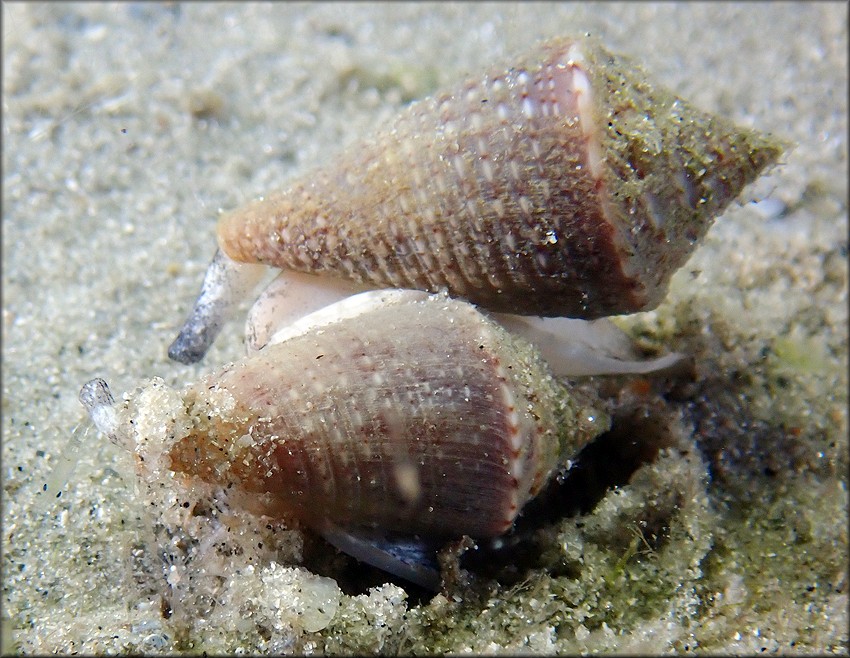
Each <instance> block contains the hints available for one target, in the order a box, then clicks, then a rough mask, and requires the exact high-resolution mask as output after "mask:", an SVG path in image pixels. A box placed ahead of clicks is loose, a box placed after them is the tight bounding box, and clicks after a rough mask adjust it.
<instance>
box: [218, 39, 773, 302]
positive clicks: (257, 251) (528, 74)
mask: <svg viewBox="0 0 850 658" xmlns="http://www.w3.org/2000/svg"><path fill="white" fill-rule="evenodd" d="M782 150H783V149H782V146H781V145H780V144H779V143H778V142H777V141H775V140H772V139H771V138H769V137H767V136H765V135H761V134H759V133H756V132H754V131H751V130H746V129H741V128H738V127H736V126H734V125H732V124H731V123H729V122H727V121H725V120H723V119H721V118H719V117H714V116H710V115H708V114H705V113H702V112H700V111H698V110H696V109H694V108H693V107H691V106H689V105H688V104H687V103H686V102H684V101H682V100H681V99H679V98H677V97H676V96H675V95H673V94H672V93H671V92H669V91H667V90H665V89H663V88H661V87H658V86H651V85H650V84H649V83H648V82H647V81H646V76H645V74H644V73H643V72H642V71H641V70H640V69H639V68H637V67H635V66H634V65H633V64H632V63H630V62H629V61H627V60H625V59H623V58H620V57H618V56H615V55H612V54H611V53H609V52H607V51H606V50H605V49H604V48H602V47H601V46H600V45H599V44H598V43H597V42H595V41H593V40H589V39H580V40H575V39H557V40H554V41H551V42H548V43H545V44H543V45H542V46H540V47H538V48H537V49H536V50H534V51H533V52H531V53H530V54H529V55H528V56H527V57H526V58H524V59H522V60H520V61H518V62H516V63H515V65H514V66H512V67H510V68H509V69H498V70H494V71H491V72H490V73H488V74H486V75H484V76H482V77H480V78H478V79H474V80H471V81H469V82H467V83H466V84H464V85H461V86H459V87H458V88H457V89H455V90H454V91H452V92H450V93H444V94H439V95H436V96H434V97H432V98H428V99H425V100H422V101H420V102H417V103H413V104H412V105H410V106H409V107H408V108H406V109H405V110H404V111H403V112H402V113H401V114H400V115H399V116H398V117H397V119H396V121H395V122H393V123H392V124H391V125H389V126H388V127H387V128H385V129H384V130H382V131H380V132H379V133H378V134H376V135H375V136H374V137H373V138H371V139H368V140H364V141H361V142H359V143H355V144H353V145H352V146H350V147H349V148H348V149H347V150H346V151H345V152H344V153H342V154H340V155H339V156H337V157H335V158H334V159H333V160H332V161H331V162H330V163H329V164H328V165H327V166H325V167H323V168H320V169H318V170H315V171H312V172H310V173H308V174H306V175H304V176H303V177H301V178H299V179H296V180H294V181H293V182H292V183H291V185H290V186H289V187H288V188H287V189H286V190H285V191H283V192H281V193H278V194H274V195H271V196H269V197H267V198H266V199H264V200H262V201H259V202H257V203H254V204H250V205H248V206H247V207H245V208H242V209H240V210H237V211H235V212H232V213H230V214H228V215H225V216H224V217H223V218H222V220H221V222H220V224H219V243H220V246H221V248H222V250H223V251H224V252H225V253H227V254H228V255H229V256H230V257H231V258H233V259H235V260H238V261H247V262H261V263H266V264H268V265H273V266H275V267H279V268H284V269H292V270H299V271H304V272H312V273H317V274H324V275H327V276H330V277H337V278H347V279H351V280H355V281H358V282H366V283H368V284H370V285H373V286H374V287H400V288H417V289H421V290H429V291H437V290H446V291H448V293H449V294H450V295H452V296H456V297H462V298H465V299H467V300H469V301H472V302H474V303H476V304H478V305H481V306H483V307H485V308H488V309H491V310H496V311H505V312H513V313H520V314H533V315H551V316H570V317H584V318H596V317H601V316H607V315H614V314H619V313H630V312H635V311H639V310H646V309H650V308H653V307H655V306H656V305H657V304H658V303H659V302H660V301H661V299H662V297H663V296H664V294H665V292H666V288H667V285H668V282H669V279H670V277H671V276H672V274H673V272H675V271H676V270H677V269H678V268H679V267H681V266H682V265H683V264H684V262H685V261H686V260H687V258H688V256H689V255H690V253H691V252H692V251H693V249H694V248H695V245H696V244H697V242H698V240H699V239H700V238H701V237H702V236H703V235H704V234H705V232H706V231H707V230H708V228H709V227H710V225H711V223H712V221H713V219H714V217H715V216H716V215H718V214H719V213H720V212H721V211H722V210H723V209H724V208H725V207H726V206H727V205H728V204H729V203H730V202H731V201H732V200H733V199H734V198H735V197H736V196H737V195H738V194H739V193H740V192H741V190H742V188H743V187H744V186H746V185H747V184H749V183H750V182H752V181H753V180H755V178H757V177H758V175H759V174H760V173H761V171H762V170H763V169H764V168H765V167H766V166H768V165H770V164H772V163H774V162H776V161H777V160H778V158H779V157H780V155H781V153H782Z"/></svg>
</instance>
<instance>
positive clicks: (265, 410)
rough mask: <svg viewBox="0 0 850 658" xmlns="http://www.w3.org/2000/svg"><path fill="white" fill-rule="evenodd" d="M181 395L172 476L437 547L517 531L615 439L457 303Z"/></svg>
mask: <svg viewBox="0 0 850 658" xmlns="http://www.w3.org/2000/svg"><path fill="white" fill-rule="evenodd" d="M183 399H184V404H185V407H186V408H187V409H188V413H189V417H190V418H191V420H192V427H191V429H190V430H189V431H188V432H186V434H185V436H182V437H181V438H179V439H178V440H177V441H176V442H174V443H173V444H172V445H171V446H169V447H168V450H167V459H168V460H170V465H169V466H168V468H169V469H170V470H174V471H177V472H183V473H186V474H188V475H191V476H193V477H197V478H200V479H201V480H204V481H207V482H211V483H215V484H219V485H222V486H225V487H229V486H235V487H236V488H237V490H240V491H242V492H249V493H255V494H259V495H263V494H265V495H267V496H268V498H269V499H271V501H272V503H273V505H276V506H277V508H278V509H279V511H280V513H281V514H293V515H295V516H297V517H299V518H301V519H302V520H304V521H305V522H307V523H308V524H313V525H320V524H322V523H323V522H325V521H330V522H332V523H333V524H335V525H337V526H340V527H374V528H384V529H387V528H391V529H393V530H396V531H399V532H410V533H423V534H429V535H432V536H459V535H462V534H469V535H472V536H477V537H489V536H496V535H499V534H501V533H503V532H505V531H506V530H508V529H509V528H510V526H511V524H512V523H513V521H514V519H515V517H516V515H517V513H518V512H519V511H520V510H521V509H522V507H523V506H524V505H525V503H526V502H527V501H528V500H529V499H530V498H532V497H533V496H534V495H536V494H537V493H538V491H539V490H540V489H541V487H542V486H543V485H544V484H545V482H546V481H547V480H548V479H549V478H550V477H551V476H552V475H553V473H554V472H555V471H556V470H557V469H558V468H559V467H560V466H561V465H562V464H563V463H564V462H565V461H566V460H568V459H569V458H570V457H572V456H574V455H575V454H576V453H577V452H578V451H579V450H580V448H581V447H582V446H583V445H584V444H585V443H586V442H587V441H589V440H590V439H591V438H592V436H594V435H595V434H597V433H599V432H601V431H603V430H604V429H605V427H602V426H601V425H602V424H604V421H601V420H600V421H596V422H595V423H588V422H587V416H588V413H585V412H584V411H585V409H586V407H587V405H588V401H587V400H580V399H573V398H570V397H569V396H568V395H567V396H565V392H564V390H563V387H562V386H561V384H559V383H558V382H557V381H556V380H555V379H554V378H553V377H552V376H551V375H550V373H549V371H548V368H547V366H546V365H545V363H544V362H543V360H542V359H541V358H540V356H539V355H538V353H537V352H536V351H535V350H534V349H533V348H531V346H530V345H528V344H527V343H525V342H524V341H522V340H521V339H517V338H515V337H513V336H511V335H510V334H509V333H508V332H506V331H505V330H504V329H502V328H501V327H500V326H498V325H497V324H495V323H494V322H492V321H490V320H489V319H487V318H485V317H484V316H483V315H481V314H480V313H478V312H477V311H476V310H475V309H474V308H473V307H472V306H470V305H469V304H466V303H464V302H460V301H455V300H451V299H449V298H447V297H445V296H431V297H427V298H426V299H425V300H423V301H418V302H414V303H399V304H389V305H386V306H383V307H379V308H377V309H375V310H374V311H372V312H370V313H368V314H364V315H363V316H362V317H358V318H354V319H346V320H341V321H339V322H337V323H336V324H334V325H333V326H332V327H329V328H328V329H327V330H326V331H317V332H312V333H308V334H302V335H300V336H296V337H293V338H290V339H288V340H286V341H285V342H283V343H279V344H275V345H270V346H268V347H266V348H265V349H263V350H262V351H261V352H259V353H257V354H256V355H254V356H251V357H249V358H246V359H244V360H242V361H240V362H238V363H235V364H231V365H229V366H227V367H225V368H224V369H223V370H221V371H219V372H217V373H215V374H213V375H210V376H208V377H206V378H204V379H203V380H202V381H200V382H199V383H198V384H196V385H195V386H192V387H191V388H189V389H188V390H187V391H186V392H185V394H184V396H183ZM591 415H592V414H591Z"/></svg>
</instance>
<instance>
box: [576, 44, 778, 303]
mask: <svg viewBox="0 0 850 658" xmlns="http://www.w3.org/2000/svg"><path fill="white" fill-rule="evenodd" d="M582 52H583V54H584V57H585V58H586V59H587V60H588V62H589V65H588V66H587V74H588V76H589V77H590V78H591V81H592V84H591V87H592V88H593V89H594V90H598V91H597V93H596V95H595V97H594V99H593V101H594V110H593V120H594V121H595V122H596V124H597V126H596V127H597V131H598V135H599V139H600V142H601V144H600V149H601V151H602V154H603V159H604V161H605V164H606V166H605V167H604V168H602V169H601V175H602V176H603V179H604V184H605V186H606V188H607V189H608V190H609V194H610V196H611V197H612V202H611V203H610V204H609V205H608V206H607V209H606V211H607V212H608V213H609V214H610V215H612V217H611V219H614V216H616V218H617V219H618V220H619V221H615V222H612V223H613V224H614V225H619V226H621V227H622V230H621V234H620V238H621V239H622V240H623V241H624V243H625V244H629V245H631V248H632V249H633V250H634V251H635V252H636V253H637V254H641V261H642V262H637V261H636V262H635V263H634V265H635V266H636V267H640V266H641V265H642V264H645V266H646V267H645V268H644V270H643V271H642V272H641V279H642V280H643V281H644V282H645V283H647V282H650V281H653V278H654V277H656V279H655V280H656V282H657V283H656V285H658V289H657V296H656V298H655V301H654V303H653V304H648V305H647V307H648V308H651V307H652V306H654V305H656V304H657V303H658V302H659V301H660V300H661V297H662V296H663V294H664V292H665V291H666V285H662V284H661V283H660V282H661V280H662V278H664V276H665V273H667V272H673V271H675V270H676V269H677V268H678V267H680V266H681V265H682V264H684V262H685V261H686V260H687V258H688V257H689V256H690V254H691V253H692V251H693V245H694V244H695V243H696V242H697V241H699V240H700V239H701V238H702V237H703V236H704V235H705V233H706V232H707V231H708V229H709V228H710V227H711V225H712V224H713V222H714V218H715V217H717V216H718V215H719V214H720V213H721V212H723V210H724V209H725V208H726V207H727V206H728V205H729V204H730V203H732V201H734V199H735V198H736V197H737V196H738V195H739V194H740V192H741V190H743V188H744V187H746V186H747V185H749V184H750V183H752V182H753V181H754V180H755V179H756V178H758V177H759V175H761V174H762V172H763V170H764V169H765V168H766V167H768V166H770V165H772V164H775V163H777V162H778V161H779V159H780V158H781V157H782V154H783V153H784V152H785V151H786V150H787V148H788V146H789V144H788V143H786V142H784V141H782V140H780V139H778V138H776V137H774V136H772V135H768V134H765V133H762V132H759V131H756V130H751V129H747V128H743V127H741V126H737V125H735V124H734V123H732V122H731V121H729V120H727V119H725V118H723V117H720V116H717V115H714V114H710V113H708V112H703V111H701V110H699V109H697V108H695V107H693V106H692V105H691V104H690V103H688V102H687V101H684V100H682V99H681V98H679V97H678V96H676V95H675V94H674V93H673V92H671V91H670V90H668V89H666V88H665V87H663V86H661V85H658V84H655V83H653V82H651V78H650V77H649V76H648V75H647V74H646V72H645V71H644V70H643V69H642V68H641V67H640V66H639V65H638V64H637V63H635V62H633V61H632V60H630V59H629V58H627V57H623V56H620V55H614V54H611V53H610V52H608V51H607V50H606V49H605V48H603V47H602V45H601V44H600V43H599V42H598V41H597V40H594V39H588V40H587V41H586V42H585V43H584V44H583V48H582ZM603 90H604V91H603ZM653 287H654V286H647V288H648V289H649V290H650V291H651V290H652V289H653Z"/></svg>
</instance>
